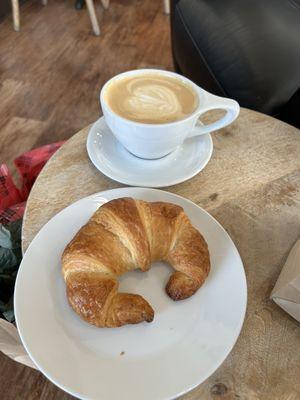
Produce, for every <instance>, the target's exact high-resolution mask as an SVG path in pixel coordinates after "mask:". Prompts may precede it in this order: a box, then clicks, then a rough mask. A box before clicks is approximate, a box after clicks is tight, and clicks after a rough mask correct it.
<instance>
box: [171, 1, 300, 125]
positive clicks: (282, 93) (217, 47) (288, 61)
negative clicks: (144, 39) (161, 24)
mask: <svg viewBox="0 0 300 400" xmlns="http://www.w3.org/2000/svg"><path fill="white" fill-rule="evenodd" d="M171 35H172V51H173V59H174V64H175V68H176V69H177V71H178V72H179V73H182V74H183V75H185V76H187V77H188V78H190V79H191V80H193V81H194V82H195V83H197V84H199V86H201V87H203V88H204V89H206V90H208V91H210V92H212V93H215V94H218V95H221V96H226V97H231V98H234V99H236V100H237V101H238V102H239V103H240V105H241V106H243V107H247V108H251V109H253V110H257V111H261V112H263V113H266V114H270V115H273V116H277V117H278V118H280V119H283V120H285V121H287V122H289V123H291V124H293V125H295V126H298V127H299V125H300V90H299V88H300V0H251V1H250V0H171Z"/></svg>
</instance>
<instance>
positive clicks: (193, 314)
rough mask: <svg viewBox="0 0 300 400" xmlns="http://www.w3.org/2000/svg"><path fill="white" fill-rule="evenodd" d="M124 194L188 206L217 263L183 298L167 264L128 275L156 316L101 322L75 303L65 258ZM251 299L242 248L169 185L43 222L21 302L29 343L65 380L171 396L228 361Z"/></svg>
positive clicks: (80, 392) (19, 315) (60, 381)
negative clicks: (171, 291)
mask: <svg viewBox="0 0 300 400" xmlns="http://www.w3.org/2000/svg"><path fill="white" fill-rule="evenodd" d="M124 196H131V197H134V198H138V199H143V200H147V201H158V200H159V201H168V202H173V203H176V204H179V205H181V206H182V207H183V208H184V210H185V211H186V213H187V215H188V216H189V217H190V219H191V221H192V223H193V224H194V226H195V227H196V228H198V229H199V230H200V231H201V232H202V234H203V235H204V237H205V239H206V241H207V243H208V246H209V250H210V254H211V263H212V268H211V273H210V275H209V277H208V279H207V281H206V282H205V284H204V285H203V287H202V288H200V289H199V291H198V292H197V293H196V294H195V295H194V296H192V297H191V298H189V299H186V300H183V301H181V302H173V301H172V300H171V299H170V298H169V297H168V296H167V295H166V294H165V291H164V286H165V284H166V282H167V279H168V277H169V275H170V270H171V268H170V267H168V266H167V265H166V264H164V263H161V262H159V263H156V264H155V265H153V266H152V268H151V269H150V271H148V272H145V273H142V272H140V271H134V272H131V273H128V274H125V275H124V276H123V277H122V278H121V286H120V289H121V291H129V292H132V293H139V294H141V295H142V296H144V297H145V298H146V299H147V300H148V301H149V302H150V304H151V305H152V306H153V308H154V310H155V318H154V321H153V322H152V323H150V324H147V323H142V324H138V325H131V326H124V327H121V328H116V329H101V328H96V327H94V326H92V325H89V324H88V323H86V322H84V321H82V320H81V319H80V318H79V317H78V316H77V315H76V314H75V313H74V312H73V311H72V309H71V308H70V307H69V305H68V302H67V299H66V295H65V284H64V281H63V279H62V276H61V264H60V257H61V254H62V252H63V249H64V248H65V246H66V244H67V243H68V242H69V241H70V240H71V239H72V237H73V236H74V234H75V232H77V231H78V229H79V228H80V227H81V226H82V225H83V224H84V223H85V222H86V221H87V220H88V219H89V217H90V216H91V214H92V213H93V212H94V211H95V210H96V209H97V208H98V206H99V205H101V204H103V203H104V202H106V201H109V200H111V199H114V198H118V197H124ZM246 299H247V289H246V279H245V274H244V269H243V264H242V261H241V259H240V256H239V253H238V251H237V249H236V247H235V246H234V244H233V242H232V240H231V239H230V237H229V236H228V234H227V233H226V232H225V230H224V229H223V228H222V227H221V226H220V225H219V224H218V222H216V221H215V220H214V219H213V218H212V217H211V216H210V215H209V214H208V213H207V212H205V211H204V210H202V209H201V208H199V207H198V206H196V205H195V204H194V203H192V202H190V201H188V200H186V199H184V198H182V197H179V196H176V195H174V194H171V193H168V192H164V191H160V190H154V189H144V188H121V189H115V190H110V191H106V192H102V193H99V194H96V195H92V196H90V197H87V198H85V199H82V200H80V201H78V202H76V203H74V204H72V205H70V206H69V207H67V208H66V209H64V210H63V211H61V212H60V213H59V214H57V215H56V216H55V217H54V218H52V219H51V220H50V221H49V222H48V223H47V224H46V225H45V226H44V227H43V228H42V229H41V231H40V232H39V233H38V235H37V236H36V237H35V239H34V240H33V241H32V243H31V245H30V246H29V248H28V250H27V252H26V254H25V256H24V258H23V261H22V264H21V266H20V269H19V273H18V276H17V281H16V287H15V298H14V301H15V314H16V321H17V326H18V329H19V332H20V335H21V339H22V341H23V344H24V346H25V348H26V350H27V351H28V353H29V355H30V357H31V358H32V360H33V361H34V363H35V364H36V365H37V366H38V368H39V369H40V370H41V371H42V372H43V373H44V374H45V375H46V376H47V377H48V378H49V379H50V380H51V381H52V382H54V383H55V384H56V385H58V386H59V387H60V388H62V389H64V390H65V391H67V392H69V393H71V394H73V395H74V396H77V397H79V398H81V399H93V400H99V399H105V400H106V399H109V400H119V399H124V400H126V399H128V400H129V399H130V400H141V399H143V400H165V399H172V398H175V397H177V396H179V395H181V394H183V393H185V392H187V391H189V390H190V389H192V388H193V387H195V386H197V385H198V384H200V383H201V382H203V381H204V380H205V379H206V378H207V377H208V376H210V375H211V374H212V373H213V372H214V371H215V370H216V369H217V368H218V367H219V365H220V364H221V363H222V362H223V361H224V359H225V358H226V357H227V355H228V354H229V352H230V351H231V349H232V347H233V345H234V343H235V341H236V339H237V337H238V335H239V332H240V330H241V327H242V324H243V320H244V315H245V309H246ZM123 352H124V353H123Z"/></svg>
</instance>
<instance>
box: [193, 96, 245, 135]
mask: <svg viewBox="0 0 300 400" xmlns="http://www.w3.org/2000/svg"><path fill="white" fill-rule="evenodd" d="M203 92H204V96H203ZM201 97H202V99H201V100H202V103H201V111H199V113H198V115H197V121H196V124H195V126H194V128H193V129H192V131H191V132H190V134H189V135H188V137H193V136H198V135H204V134H206V133H209V132H213V131H216V130H217V129H221V128H224V127H225V126H227V125H229V124H231V123H232V122H233V121H234V120H235V119H236V118H237V116H238V115H239V112H240V106H239V103H238V102H237V101H235V100H232V99H227V98H225V97H219V96H215V95H214V94H211V93H208V92H206V91H202V96H201ZM220 109H221V110H225V111H226V114H225V115H224V117H222V118H221V119H219V120H218V121H215V122H213V123H212V124H208V125H201V124H198V119H199V117H200V116H201V115H202V114H204V113H206V112H207V111H210V110H220Z"/></svg>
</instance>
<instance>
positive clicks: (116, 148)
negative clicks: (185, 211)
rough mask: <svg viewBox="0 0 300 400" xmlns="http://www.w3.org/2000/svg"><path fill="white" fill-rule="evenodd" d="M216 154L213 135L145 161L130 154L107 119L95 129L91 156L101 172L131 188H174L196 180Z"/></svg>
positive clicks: (91, 134)
mask: <svg viewBox="0 0 300 400" xmlns="http://www.w3.org/2000/svg"><path fill="white" fill-rule="evenodd" d="M212 151H213V141H212V138H211V136H210V135H209V134H207V135H202V136H196V137H193V138H190V139H187V140H186V141H185V142H184V143H183V144H182V145H181V146H179V147H178V148H177V149H176V150H175V151H173V152H172V153H171V154H169V155H167V156H165V157H163V158H160V159H158V160H144V159H141V158H138V157H135V156H134V155H132V154H131V153H129V152H128V151H127V150H126V149H125V148H124V147H123V146H122V145H121V144H120V143H119V142H118V140H117V139H116V138H115V136H114V135H113V134H112V132H111V131H110V129H109V128H108V126H107V125H106V123H105V121H104V118H103V117H101V118H100V119H98V121H96V122H95V123H94V125H93V126H92V127H91V129H90V132H89V134H88V138H87V152H88V155H89V157H90V159H91V161H92V163H93V164H94V165H95V167H96V168H97V169H99V171H101V172H102V173H103V174H104V175H106V176H108V177H109V178H111V179H113V180H115V181H118V182H121V183H124V184H126V185H131V186H150V187H163V186H171V185H175V184H177V183H180V182H184V181H186V180H187V179H190V178H192V177H193V176H195V175H196V174H198V172H200V171H201V170H202V169H203V168H204V167H205V166H206V164H207V163H208V161H209V160H210V158H211V155H212Z"/></svg>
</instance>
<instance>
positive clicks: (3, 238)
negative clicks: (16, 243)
mask: <svg viewBox="0 0 300 400" xmlns="http://www.w3.org/2000/svg"><path fill="white" fill-rule="evenodd" d="M0 246H1V247H4V248H6V249H11V248H12V241H11V235H10V231H9V230H8V229H7V228H6V227H5V226H4V225H0Z"/></svg>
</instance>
